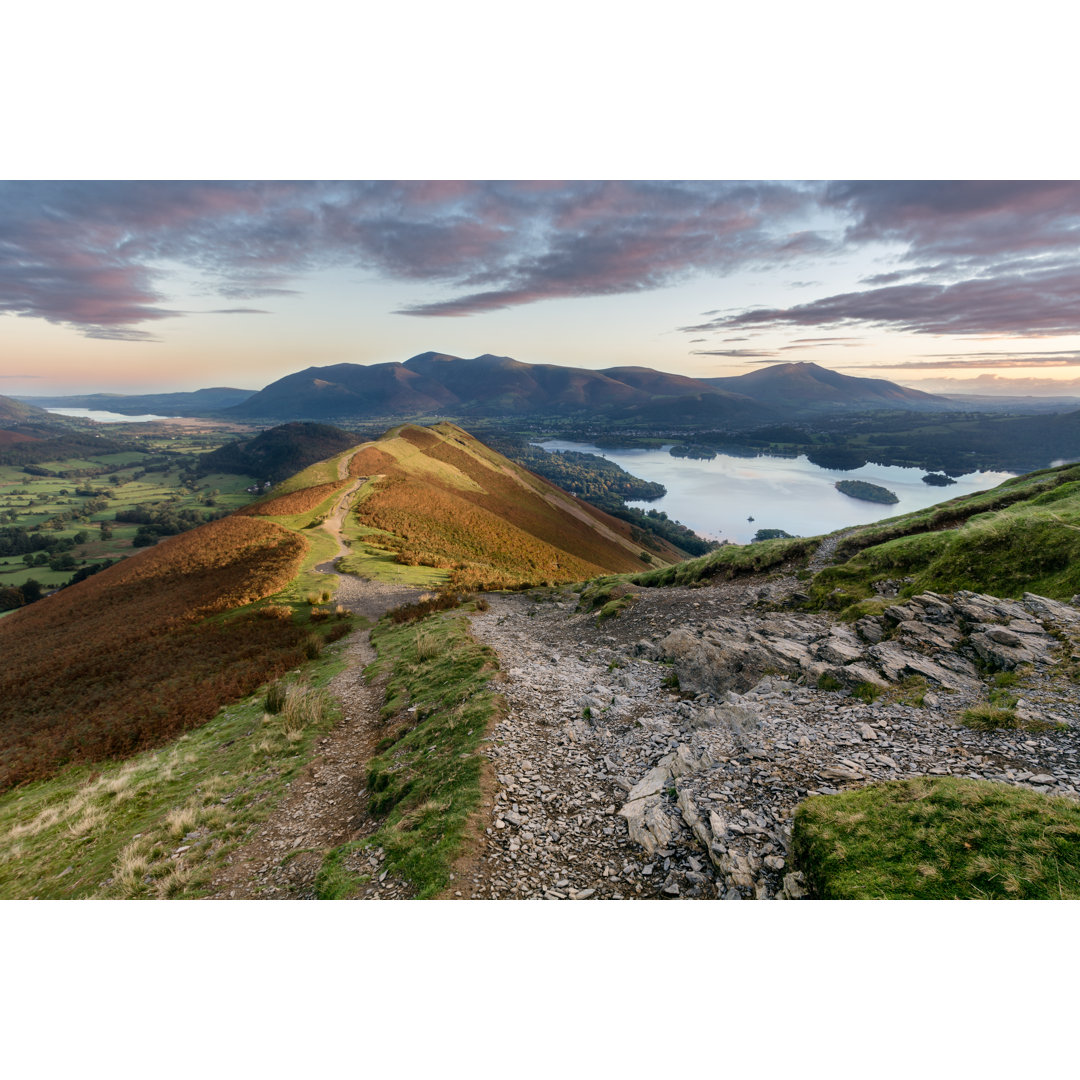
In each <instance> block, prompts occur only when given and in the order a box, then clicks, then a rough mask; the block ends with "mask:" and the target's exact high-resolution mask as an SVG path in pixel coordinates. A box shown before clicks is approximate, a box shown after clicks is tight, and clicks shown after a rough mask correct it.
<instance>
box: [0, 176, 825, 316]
mask: <svg viewBox="0 0 1080 1080" xmlns="http://www.w3.org/2000/svg"><path fill="white" fill-rule="evenodd" d="M821 190H822V189H821V186H820V185H816V186H815V185H800V184H782V183H773V182H760V183H742V182H738V183H735V182H723V183H711V182H686V183H683V182H591V181H590V182H578V181H574V182H544V183H527V182H458V181H453V182H423V181H409V182H392V181H378V182H375V181H372V182H355V183H351V182H340V183H338V182H334V183H321V182H312V183H292V182H222V183H217V182H214V183H202V182H171V181H170V182H89V183H87V182H83V183H77V182H40V183H39V182H9V183H6V184H2V185H0V312H10V313H14V314H19V315H25V316H29V317H33V318H42V319H46V320H48V321H50V322H55V323H60V324H66V325H70V326H74V327H76V328H78V329H79V330H80V331H81V332H83V333H86V334H88V335H94V336H101V335H102V334H103V333H105V332H106V331H103V330H102V329H101V328H106V327H114V328H115V327H132V326H137V325H138V324H141V323H145V322H147V321H154V320H160V319H165V318H170V317H176V316H179V315H182V314H185V313H182V312H178V311H175V310H171V309H170V308H169V306H168V304H167V302H166V294H167V288H168V278H167V275H166V272H165V270H164V269H163V267H166V266H180V267H183V268H186V269H187V270H188V271H189V272H190V271H194V272H195V273H196V274H197V275H199V276H200V277H201V278H202V279H203V282H204V286H205V287H206V288H208V289H210V290H211V291H213V292H214V293H215V294H217V295H219V296H223V297H228V298H232V299H249V298H255V297H266V296H280V295H289V294H292V293H294V291H295V288H294V287H295V285H296V280H295V279H296V278H297V277H299V276H301V275H303V274H305V273H307V272H310V271H313V270H317V269H325V268H332V267H352V268H359V269H362V270H364V271H365V272H367V273H375V274H380V275H383V276H387V277H391V278H395V279H399V280H405V281H413V282H427V283H430V284H431V285H432V287H433V288H436V287H437V288H440V289H441V290H443V291H444V292H445V293H446V295H443V296H438V295H436V296H434V297H433V298H432V299H431V300H428V301H424V302H421V303H418V304H414V305H412V306H409V307H405V308H402V309H401V313H402V314H408V315H416V316H428V317H432V316H442V317H446V316H461V315H470V314H478V313H482V312H486V311H495V310H500V309H503V308H507V307H512V306H517V305H521V304H529V303H535V302H537V301H541V300H547V299H557V298H572V297H585V296H609V295H616V294H631V293H635V292H641V291H644V290H648V289H655V288H659V287H662V286H664V285H669V284H672V283H674V282H677V281H679V280H681V279H683V278H684V277H686V276H687V275H689V274H693V273H698V272H701V271H708V272H710V273H718V274H725V273H729V272H731V271H733V270H735V269H738V268H740V267H744V266H773V265H786V264H788V263H797V262H799V261H800V260H805V259H806V258H808V257H810V256H812V255H816V254H819V253H821V252H824V251H829V250H831V249H832V247H833V246H834V245H835V242H836V239H835V237H834V236H828V235H825V234H823V233H819V232H817V231H815V230H813V229H808V228H806V223H807V221H808V220H809V217H810V215H811V214H812V213H813V212H814V206H815V200H816V199H818V198H819V196H820V193H821ZM222 310H228V309H222ZM116 336H124V335H116ZM126 336H128V337H137V336H138V335H126Z"/></svg>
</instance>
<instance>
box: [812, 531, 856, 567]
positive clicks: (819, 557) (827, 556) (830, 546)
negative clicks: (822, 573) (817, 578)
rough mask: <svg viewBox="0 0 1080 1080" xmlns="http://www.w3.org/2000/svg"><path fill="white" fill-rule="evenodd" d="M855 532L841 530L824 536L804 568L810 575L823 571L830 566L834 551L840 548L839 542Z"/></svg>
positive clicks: (834, 556) (834, 555) (834, 554)
mask: <svg viewBox="0 0 1080 1080" xmlns="http://www.w3.org/2000/svg"><path fill="white" fill-rule="evenodd" d="M855 531H856V530H855V529H843V530H841V531H840V532H835V533H831V534H830V535H829V536H826V537H825V539H824V540H822V541H821V543H820V544H818V547H817V550H816V551H815V552H814V554H813V555H811V556H810V561H809V562H808V563H807V564H806V568H807V569H808V570H809V571H810V573H811V574H816V573H817V572H818V571H819V570H824V569H825V567H826V566H831V565H832V564H833V561H834V559H835V558H836V549H837V548H838V547H839V546H840V541H841V540H843V539H845V538H846V537H848V536H850V535H851V534H852V533H853V532H855Z"/></svg>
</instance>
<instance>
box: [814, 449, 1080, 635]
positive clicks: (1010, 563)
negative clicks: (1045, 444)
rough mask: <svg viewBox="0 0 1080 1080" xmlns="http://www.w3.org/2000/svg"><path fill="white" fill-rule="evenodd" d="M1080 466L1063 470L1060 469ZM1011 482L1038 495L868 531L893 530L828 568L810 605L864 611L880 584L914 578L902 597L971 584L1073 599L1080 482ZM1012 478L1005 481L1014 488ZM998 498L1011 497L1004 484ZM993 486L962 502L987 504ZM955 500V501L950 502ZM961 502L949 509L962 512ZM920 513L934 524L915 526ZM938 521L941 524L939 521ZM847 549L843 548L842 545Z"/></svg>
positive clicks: (1078, 585)
mask: <svg viewBox="0 0 1080 1080" xmlns="http://www.w3.org/2000/svg"><path fill="white" fill-rule="evenodd" d="M1075 471H1076V470H1075V469H1073V470H1057V473H1058V474H1059V475H1060V476H1064V475H1068V474H1070V473H1071V472H1075ZM1018 479H1019V480H1027V483H1026V484H1018V483H1016V482H1010V483H1011V484H1012V491H1011V492H1007V493H1006V494H1007V495H1009V497H1010V498H1011V497H1012V495H1015V494H1016V493H1017V492H1019V493H1020V494H1021V495H1022V494H1024V493H1025V492H1030V491H1032V490H1034V491H1035V495H1036V497H1034V498H1029V499H1025V500H1021V501H1016V500H1014V501H1012V502H1011V503H1009V504H1008V505H1006V506H1004V507H1003V508H1000V509H994V510H989V511H981V512H979V513H976V514H971V515H969V516H967V517H966V518H964V520H962V521H961V522H960V523H959V524H958V525H955V526H954V527H951V528H943V527H941V525H940V520H938V519H940V518H941V517H942V515H941V514H940V513H937V514H935V513H929V514H924V515H922V517H921V518H919V516H918V515H910V516H909V517H908V518H905V519H897V521H898V522H901V523H902V524H903V529H901V530H899V531H908V533H909V534H908V535H900V536H896V537H893V538H891V539H889V538H887V537H889V536H890V534H891V532H894V531H898V530H895V529H893V530H888V529H881V530H877V531H869V532H867V531H864V532H863V533H862V535H861V538H859V541H858V542H859V543H860V544H861V543H864V542H865V541H866V540H867V538H868V537H869V538H870V539H876V538H877V537H886V539H883V540H882V541H881V542H878V543H873V544H872V545H871V546H868V547H864V548H863V549H862V550H860V551H858V552H857V553H856V554H853V555H852V556H851V558H849V559H848V561H847V562H845V563H842V564H840V565H837V566H832V567H827V568H826V569H824V570H822V571H821V572H820V573H819V574H818V575H817V576H816V577H815V578H814V580H813V583H812V585H811V586H810V588H809V590H808V591H809V593H810V596H811V605H812V606H814V607H817V608H828V609H830V610H834V611H840V612H841V617H842V618H843V617H849V616H853V617H858V615H859V614H860V613H863V612H864V610H865V608H866V604H867V602H869V603H871V604H873V603H875V602H876V601H875V597H876V594H875V591H874V584H875V583H876V582H881V581H889V580H892V581H895V580H898V579H904V578H909V577H910V578H911V579H912V580H911V581H910V582H905V584H904V585H903V587H902V588H901V590H900V598H901V599H903V598H905V597H908V596H912V595H914V594H916V593H919V592H925V591H926V590H932V591H935V592H956V591H957V590H960V589H970V590H972V591H974V592H987V593H992V594H993V595H995V596H1003V597H1019V596H1022V595H1023V593H1025V592H1034V593H1038V594H1040V595H1043V596H1049V597H1053V598H1055V599H1058V600H1064V601H1068V600H1069V599H1070V598H1071V597H1072V596H1073V595H1074V594H1075V593H1077V592H1080V483H1074V482H1067V483H1062V484H1059V485H1057V486H1056V487H1054V488H1051V489H1050V490H1044V488H1045V487H1046V484H1047V483H1048V481H1047V479H1046V477H1043V478H1042V479H1041V480H1040V481H1038V482H1036V481H1032V480H1028V478H1024V477H1021V478H1018ZM1008 486H1009V485H1002V487H1008ZM994 492H997V493H998V494H997V496H996V499H997V501H999V502H1000V501H1002V500H1003V499H1004V496H1003V495H1002V494H1001V493H1000V491H999V489H996V488H995V489H994ZM994 492H990V493H984V494H983V495H981V496H972V497H971V499H968V500H955V502H957V503H963V506H962V507H960V509H963V510H965V511H966V510H967V509H970V508H971V507H972V506H976V507H983V506H986V505H988V504H989V503H992V502H993V501H994V499H993V498H991V496H994ZM946 505H948V504H946ZM956 511H957V508H956V507H953V509H952V510H950V511H949V513H950V514H952V515H953V517H954V518H955V517H956ZM916 518H918V521H919V522H921V526H920V527H923V528H925V529H926V530H927V531H922V532H913V531H911V530H913V529H914V528H915V527H916V522H914V521H913V519H916ZM935 521H937V525H935V524H934V522H935ZM841 550H843V547H841Z"/></svg>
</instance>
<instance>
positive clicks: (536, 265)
mask: <svg viewBox="0 0 1080 1080" xmlns="http://www.w3.org/2000/svg"><path fill="white" fill-rule="evenodd" d="M0 313H2V314H0V393H2V394H23V395H34V394H59V393H87V392H93V391H103V392H113V393H139V392H148V391H165V390H193V389H197V388H200V387H205V386H237V387H244V388H250V389H259V388H261V387H262V386H265V385H266V384H268V383H270V382H272V381H273V380H275V379H277V378H280V377H281V376H283V375H286V374H288V373H290V372H293V371H297V370H300V369H303V368H306V367H309V366H321V365H326V364H336V363H342V362H350V363H359V364H372V363H380V362H384V361H404V360H406V359H408V358H409V357H410V356H413V355H415V354H417V353H420V352H425V351H427V350H436V351H440V352H447V353H451V354H454V355H459V356H476V355H479V354H481V353H494V354H497V355H503V356H513V357H515V358H516V359H518V360H522V361H526V362H529V363H554V364H564V365H569V366H577V367H585V368H594V369H595V368H605V367H611V366H615V365H626V364H635V365H643V366H648V367H653V368H657V369H660V370H663V371H670V372H678V373H681V374H686V375H692V376H698V377H709V376H718V375H737V374H742V373H744V372H746V371H750V370H753V369H754V368H755V367H757V366H760V365H762V364H771V363H780V362H789V361H813V362H815V363H818V364H821V365H823V366H825V367H829V368H833V369H835V370H838V371H842V372H845V373H847V374H852V375H864V376H877V377H883V378H889V379H893V380H895V381H898V382H901V383H904V384H906V385H920V386H924V385H925V386H930V385H934V386H936V387H937V388H939V389H942V390H944V389H948V388H952V387H954V388H955V389H956V390H957V391H958V392H959V391H961V390H964V389H970V390H972V391H974V392H980V393H993V392H1014V391H1015V390H1016V389H1018V388H1020V392H1024V393H1046V392H1049V391H1051V390H1053V389H1054V388H1055V387H1056V386H1058V385H1060V386H1061V387H1062V389H1063V390H1067V392H1076V390H1077V385H1075V384H1074V383H1073V382H1071V381H1070V380H1075V379H1076V378H1078V377H1080V183H1077V182H1073V181H996V180H976V181H913V180H906V181H852V182H846V181H807V182H799V181H790V182H789V181H776V180H769V181H715V182H714V181H699V180H694V181H665V180H648V181H602V180H589V181H560V180H544V181H537V182H528V181H444V180H436V181H389V180H383V181H360V182H294V181H265V182H248V181H224V182H203V181H75V180H65V181H50V182H42V181H32V180H15V181H7V182H4V183H0ZM1011 380H1020V381H1019V382H1017V383H1015V384H1014V383H1012V382H1011Z"/></svg>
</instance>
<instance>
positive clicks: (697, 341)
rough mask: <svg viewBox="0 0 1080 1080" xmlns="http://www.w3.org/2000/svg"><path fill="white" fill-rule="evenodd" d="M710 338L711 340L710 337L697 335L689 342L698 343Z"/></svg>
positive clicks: (691, 343)
mask: <svg viewBox="0 0 1080 1080" xmlns="http://www.w3.org/2000/svg"><path fill="white" fill-rule="evenodd" d="M708 340H709V339H708V338H703V337H696V338H691V339H690V341H689V342H688V344H690V345H697V344H698V343H699V342H702V341H708Z"/></svg>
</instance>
